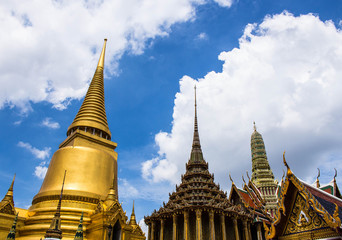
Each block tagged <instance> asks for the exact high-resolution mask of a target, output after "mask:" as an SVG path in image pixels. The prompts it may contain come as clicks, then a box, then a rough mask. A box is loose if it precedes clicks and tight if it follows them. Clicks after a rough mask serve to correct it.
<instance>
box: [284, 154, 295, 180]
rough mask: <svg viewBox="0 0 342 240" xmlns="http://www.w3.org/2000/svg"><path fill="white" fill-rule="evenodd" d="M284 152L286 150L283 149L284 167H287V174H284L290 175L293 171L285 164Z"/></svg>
mask: <svg viewBox="0 0 342 240" xmlns="http://www.w3.org/2000/svg"><path fill="white" fill-rule="evenodd" d="M285 152H286V151H284V153H283V162H284V165H285V167H286V168H287V174H286V175H288V176H290V175H292V174H293V173H292V171H291V169H290V166H289V165H288V164H287V162H286V159H285Z"/></svg>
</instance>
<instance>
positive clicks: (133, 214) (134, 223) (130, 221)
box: [129, 201, 137, 225]
mask: <svg viewBox="0 0 342 240" xmlns="http://www.w3.org/2000/svg"><path fill="white" fill-rule="evenodd" d="M129 225H137V221H136V219H135V212H134V201H133V208H132V214H131V219H130V220H129Z"/></svg>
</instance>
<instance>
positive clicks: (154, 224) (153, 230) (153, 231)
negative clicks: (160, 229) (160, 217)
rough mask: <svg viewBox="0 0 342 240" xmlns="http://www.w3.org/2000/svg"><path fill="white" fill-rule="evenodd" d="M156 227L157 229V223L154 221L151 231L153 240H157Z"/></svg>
mask: <svg viewBox="0 0 342 240" xmlns="http://www.w3.org/2000/svg"><path fill="white" fill-rule="evenodd" d="M155 227H156V223H155V222H154V221H153V222H152V230H151V240H156V239H155V230H156V229H155Z"/></svg>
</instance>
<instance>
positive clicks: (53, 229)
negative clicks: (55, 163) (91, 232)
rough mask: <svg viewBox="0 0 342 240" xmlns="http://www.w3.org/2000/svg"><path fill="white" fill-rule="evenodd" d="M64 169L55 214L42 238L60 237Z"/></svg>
mask: <svg viewBox="0 0 342 240" xmlns="http://www.w3.org/2000/svg"><path fill="white" fill-rule="evenodd" d="M65 175H66V170H65V172H64V178H63V184H62V189H61V194H60V196H59V201H58V205H57V211H56V213H55V216H54V217H53V219H52V222H51V225H50V228H49V229H48V230H47V231H46V233H45V236H44V238H54V239H62V230H61V206H62V198H63V188H64V182H65Z"/></svg>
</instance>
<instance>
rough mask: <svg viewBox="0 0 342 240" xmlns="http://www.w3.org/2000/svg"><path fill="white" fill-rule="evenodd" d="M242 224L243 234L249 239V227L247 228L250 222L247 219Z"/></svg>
mask: <svg viewBox="0 0 342 240" xmlns="http://www.w3.org/2000/svg"><path fill="white" fill-rule="evenodd" d="M242 225H243V235H244V237H245V240H249V234H248V228H247V225H248V223H247V220H246V219H244V220H243V221H242Z"/></svg>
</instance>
